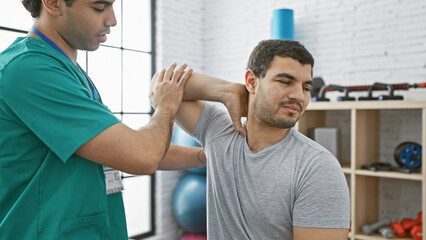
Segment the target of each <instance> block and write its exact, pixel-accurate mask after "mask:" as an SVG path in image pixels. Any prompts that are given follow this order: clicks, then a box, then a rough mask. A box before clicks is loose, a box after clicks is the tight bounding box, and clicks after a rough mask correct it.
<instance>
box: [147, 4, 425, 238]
mask: <svg viewBox="0 0 426 240" xmlns="http://www.w3.org/2000/svg"><path fill="white" fill-rule="evenodd" d="M278 8H291V9H293V10H294V21H295V39H296V40H298V41H300V42H301V43H303V44H304V45H305V46H306V47H307V48H308V50H310V52H311V53H312V54H313V56H314V58H315V61H316V63H315V67H314V76H322V77H323V78H324V80H325V82H326V84H341V85H346V86H350V85H368V84H372V83H373V82H386V83H404V82H409V83H419V82H425V81H426V24H425V22H426V1H425V0H375V1H369V0H351V1H344V0H303V1H294V0H293V1H292V0H265V1H256V0H232V1H230V0H214V1H213V0H195V1H191V0H158V1H157V11H156V14H157V24H156V27H157V29H156V31H157V35H156V38H157V39H156V44H157V47H156V51H157V61H156V64H157V68H158V69H161V67H167V66H168V65H169V64H170V63H172V62H177V63H183V62H186V63H188V64H189V65H190V67H192V68H194V70H195V71H198V72H202V73H206V74H210V75H213V76H216V77H221V78H224V79H227V80H230V81H234V82H241V83H242V82H244V73H245V67H246V63H247V59H248V57H249V55H250V53H251V51H252V49H253V48H254V46H255V45H256V44H257V43H258V42H259V41H261V40H263V39H268V38H270V25H271V19H272V11H273V10H274V9H278ZM396 94H401V95H404V97H405V99H411V100H412V99H417V100H425V99H426V91H425V89H416V90H410V91H397V92H396ZM330 96H331V97H333V96H334V97H335V96H336V95H330ZM388 114H389V113H386V112H385V113H383V114H382V115H383V116H384V117H386V116H388ZM409 115H411V116H412V115H414V116H416V114H411V113H409ZM404 119H405V118H404ZM404 121H405V120H404ZM413 121H416V120H413ZM390 124H391V123H388V122H387V121H383V123H382V126H381V131H384V133H383V136H394V133H393V131H394V129H393V128H392V125H390ZM407 126H408V127H406V128H404V129H406V130H404V131H402V132H399V133H398V136H397V138H400V139H396V140H395V139H393V140H392V141H394V142H395V141H398V140H405V139H410V136H409V135H407V134H409V133H411V132H415V131H416V130H415V129H413V128H414V127H415V126H418V123H416V124H414V125H413V126H414V127H412V128H410V127H409V125H407ZM414 138H416V137H414ZM381 139H383V138H381ZM392 146H393V145H392V144H391V143H389V142H387V141H385V140H383V141H381V146H380V147H381V150H380V153H381V159H380V160H384V159H386V158H388V157H389V152H392V151H393V149H392V148H393V147H392ZM344 158H347V157H345V155H344ZM183 174H184V173H183V172H159V173H158V174H157V190H156V191H157V192H156V198H157V200H156V201H157V202H156V204H157V221H156V226H157V236H155V237H152V238H149V239H150V240H153V239H155V240H157V239H167V240H168V239H179V238H180V236H181V234H182V231H181V230H180V229H179V227H178V225H177V223H176V221H175V219H174V217H173V213H172V198H173V191H174V187H175V186H176V185H177V183H178V181H179V179H180V178H181V177H182V176H183ZM408 182H410V181H408ZM392 184H393V185H392ZM392 184H390V183H389V181H387V182H383V183H382V184H381V190H382V191H383V194H382V195H383V196H392V197H393V196H395V193H397V194H396V195H397V196H399V195H398V193H401V194H404V196H405V195H407V192H406V191H408V190H404V191H402V190H401V189H414V190H412V191H411V192H410V193H408V195H412V193H413V192H415V191H417V189H418V186H414V187H412V188H410V187H408V188H406V187H405V186H404V185H403V184H405V183H401V184H400V185H398V186H397V187H396V188H395V189H393V190H392V187H389V186H395V184H394V183H392ZM389 189H390V190H389ZM389 191H394V192H392V193H391V192H389ZM417 195H418V194H415V195H414V196H417ZM394 198H395V197H394ZM396 198H397V200H396V204H399V205H398V206H400V207H399V208H398V209H401V211H403V210H407V207H405V208H404V207H403V206H406V205H404V204H405V202H407V201H408V203H407V204H409V202H410V201H411V202H415V203H416V204H414V206H417V205H418V198H416V199H414V200H413V199H407V198H406V197H396ZM400 199H402V200H400ZM380 201H381V203H386V202H387V199H386V197H381V200H380ZM404 201H405V202H404ZM393 203H395V201H393ZM391 207H392V208H393V207H395V206H388V209H390V208H391ZM410 209H411V210H410V211H411V212H413V213H414V212H415V211H416V209H413V208H410ZM384 213H386V206H384V207H381V209H380V214H384ZM398 213H399V212H398Z"/></svg>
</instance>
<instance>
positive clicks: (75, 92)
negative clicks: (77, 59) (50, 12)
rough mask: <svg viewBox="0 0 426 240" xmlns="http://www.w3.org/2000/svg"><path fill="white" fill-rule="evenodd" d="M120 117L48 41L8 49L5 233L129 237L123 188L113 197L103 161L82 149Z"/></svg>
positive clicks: (1, 58) (1, 185)
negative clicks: (82, 152)
mask: <svg viewBox="0 0 426 240" xmlns="http://www.w3.org/2000/svg"><path fill="white" fill-rule="evenodd" d="M96 97H97V98H98V99H99V95H98V94H96ZM98 99H97V100H98ZM118 122H119V120H118V119H117V118H116V117H115V116H114V115H113V114H112V113H111V112H110V111H109V110H108V109H107V108H106V107H105V106H104V105H103V104H102V103H100V102H99V101H94V100H93V99H92V96H91V92H90V90H89V86H88V84H87V81H86V78H85V77H84V75H83V74H82V73H81V72H80V71H79V69H78V68H77V67H76V66H75V65H74V64H73V63H72V62H71V61H70V60H69V59H68V58H66V57H65V56H63V55H61V54H60V53H58V52H57V51H56V50H55V49H54V48H52V47H51V46H50V45H48V44H47V43H46V42H44V40H42V39H39V38H32V37H23V38H18V39H17V40H16V41H15V42H14V43H13V44H12V45H11V46H10V47H9V48H7V49H6V50H5V51H3V52H2V53H1V54H0V133H1V134H0V146H1V147H0V239H49V240H50V239H113V240H116V239H128V238H127V230H126V220H125V214H124V206H123V199H122V195H121V193H115V194H111V195H106V187H105V177H104V173H103V167H102V166H101V165H99V164H97V163H94V162H92V161H88V160H86V159H84V158H81V157H79V156H77V155H76V154H74V152H75V151H76V150H77V149H78V148H79V147H80V146H81V145H83V144H84V143H86V142H87V141H88V140H90V139H92V138H93V137H95V136H96V135H98V134H99V133H100V132H102V131H103V130H105V129H107V128H108V127H110V126H112V125H114V124H116V123H118Z"/></svg>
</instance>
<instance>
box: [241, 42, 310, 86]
mask: <svg viewBox="0 0 426 240" xmlns="http://www.w3.org/2000/svg"><path fill="white" fill-rule="evenodd" d="M275 56H279V57H289V58H293V59H294V60H297V61H298V62H300V63H301V64H303V65H305V64H309V65H311V67H312V68H313V67H314V58H313V57H312V55H311V54H310V53H309V51H308V50H307V49H306V48H305V47H304V46H303V45H302V44H300V43H299V42H298V41H293V40H284V39H271V40H263V41H261V42H259V44H258V45H257V46H256V47H255V48H254V49H253V51H252V53H251V54H250V58H249V60H248V63H247V70H252V71H253V73H254V75H256V77H259V78H264V77H265V75H266V71H267V70H268V69H269V67H270V65H271V62H272V60H273V59H274V57H275Z"/></svg>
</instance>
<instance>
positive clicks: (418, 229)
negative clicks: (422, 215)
mask: <svg viewBox="0 0 426 240" xmlns="http://www.w3.org/2000/svg"><path fill="white" fill-rule="evenodd" d="M410 235H411V236H412V237H413V239H414V240H422V237H423V233H422V225H421V224H419V225H416V226H414V227H412V228H411V230H410Z"/></svg>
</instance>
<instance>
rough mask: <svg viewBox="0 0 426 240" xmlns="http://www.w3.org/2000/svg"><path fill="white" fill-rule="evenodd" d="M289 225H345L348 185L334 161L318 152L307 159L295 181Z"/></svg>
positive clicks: (336, 162)
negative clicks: (307, 161) (315, 155)
mask: <svg viewBox="0 0 426 240" xmlns="http://www.w3.org/2000/svg"><path fill="white" fill-rule="evenodd" d="M295 199H296V200H295V202H294V208H293V225H294V226H296V227H311V228H349V226H350V200H349V199H350V197H349V187H348V185H347V182H346V179H345V176H344V174H343V172H342V169H341V167H340V164H339V163H338V161H337V160H336V159H335V158H334V156H332V155H331V154H329V153H321V154H319V155H318V156H317V157H315V158H314V160H312V161H310V162H309V165H308V166H306V168H305V171H303V172H302V173H301V175H300V176H299V177H298V180H297V182H296V183H295Z"/></svg>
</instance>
